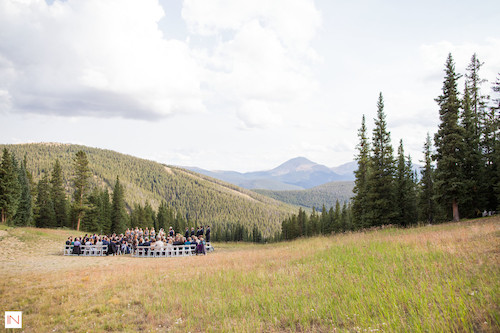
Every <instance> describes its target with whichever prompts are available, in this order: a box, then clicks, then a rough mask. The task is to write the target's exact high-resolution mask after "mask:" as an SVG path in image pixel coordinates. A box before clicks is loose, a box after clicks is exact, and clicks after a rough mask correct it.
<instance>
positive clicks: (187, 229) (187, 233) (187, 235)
mask: <svg viewBox="0 0 500 333" xmlns="http://www.w3.org/2000/svg"><path fill="white" fill-rule="evenodd" d="M184 238H186V239H188V238H189V228H186V232H185V233H184Z"/></svg>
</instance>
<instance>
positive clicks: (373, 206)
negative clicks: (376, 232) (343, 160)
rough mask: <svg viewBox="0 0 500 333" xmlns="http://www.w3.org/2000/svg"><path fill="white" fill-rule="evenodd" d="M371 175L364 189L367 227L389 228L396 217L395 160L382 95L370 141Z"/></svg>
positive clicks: (378, 103)
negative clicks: (386, 226) (365, 192)
mask: <svg viewBox="0 0 500 333" xmlns="http://www.w3.org/2000/svg"><path fill="white" fill-rule="evenodd" d="M370 166H371V172H370V173H369V176H368V181H367V188H368V189H369V190H368V192H367V207H368V208H367V221H368V224H369V225H370V226H377V225H384V224H390V223H392V222H393V220H394V218H395V216H396V214H397V213H396V209H395V198H394V156H393V151H392V146H391V138H390V132H389V131H388V130H387V124H386V120H385V113H384V99H383V97H382V93H380V95H379V99H378V102H377V118H376V119H375V128H374V129H373V137H372V156H371V158H370Z"/></svg>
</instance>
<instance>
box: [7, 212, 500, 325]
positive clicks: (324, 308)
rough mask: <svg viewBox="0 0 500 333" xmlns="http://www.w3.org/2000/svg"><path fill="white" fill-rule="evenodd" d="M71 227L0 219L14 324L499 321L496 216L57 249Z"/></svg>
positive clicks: (498, 225)
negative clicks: (70, 251) (84, 250)
mask: <svg viewBox="0 0 500 333" xmlns="http://www.w3.org/2000/svg"><path fill="white" fill-rule="evenodd" d="M70 234H75V231H71V230H50V229H33V228H17V229H13V228H8V227H5V226H0V251H1V253H2V254H1V255H0V268H1V269H0V307H1V308H2V309H4V310H22V311H23V328H24V331H25V332H105V331H107V332H122V331H124V332H135V331H144V332H261V331H264V332H332V331H338V332H343V331H345V332H498V331H500V299H499V298H500V283H499V281H500V262H499V258H500V257H499V254H500V218H499V217H491V218H483V219H478V220H469V221H463V222H460V223H448V224H441V225H434V226H421V227H415V228H410V229H398V228H391V227H389V228H384V229H379V230H373V231H365V232H357V233H348V234H340V235H334V236H331V237H315V238H306V239H298V240H295V241H292V242H283V243H277V244H266V245H255V244H236V243H221V244H215V247H216V251H215V252H214V253H210V254H209V255H207V256H199V257H196V256H195V257H185V258H132V257H129V256H116V257H98V258H96V257H65V256H62V247H63V243H64V240H65V239H66V237H67V236H68V235H70Z"/></svg>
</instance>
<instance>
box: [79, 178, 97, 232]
mask: <svg viewBox="0 0 500 333" xmlns="http://www.w3.org/2000/svg"><path fill="white" fill-rule="evenodd" d="M100 192H101V191H99V189H97V188H94V189H93V190H92V192H91V193H90V194H89V195H88V197H87V202H88V207H87V211H86V213H85V218H84V219H83V220H82V224H81V226H80V227H81V228H82V230H85V231H89V232H94V233H95V232H100V231H101V229H102V228H101V211H102V202H101V193H100Z"/></svg>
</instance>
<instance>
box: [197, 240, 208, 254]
mask: <svg viewBox="0 0 500 333" xmlns="http://www.w3.org/2000/svg"><path fill="white" fill-rule="evenodd" d="M195 253H196V255H198V254H203V255H205V254H207V253H206V251H205V242H204V241H203V236H200V239H199V241H198V244H197V245H196V251H195Z"/></svg>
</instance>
